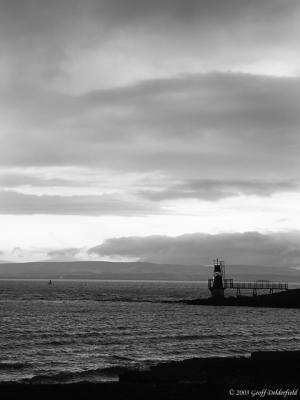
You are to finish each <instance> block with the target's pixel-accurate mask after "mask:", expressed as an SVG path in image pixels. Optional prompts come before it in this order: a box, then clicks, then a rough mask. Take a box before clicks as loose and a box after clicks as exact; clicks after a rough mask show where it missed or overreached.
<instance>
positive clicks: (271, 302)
mask: <svg viewBox="0 0 300 400" xmlns="http://www.w3.org/2000/svg"><path fill="white" fill-rule="evenodd" d="M180 303H184V304H193V305H203V306H210V305H212V306H214V305H221V306H239V307H240V306H245V307H277V308H300V289H292V290H287V291H284V292H278V293H273V294H263V295H258V296H239V297H225V298H224V299H216V298H212V297H209V298H206V299H194V300H181V301H180Z"/></svg>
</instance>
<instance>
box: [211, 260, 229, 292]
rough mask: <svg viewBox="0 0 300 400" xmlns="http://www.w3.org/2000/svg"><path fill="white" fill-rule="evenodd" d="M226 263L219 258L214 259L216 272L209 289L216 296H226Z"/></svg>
mask: <svg viewBox="0 0 300 400" xmlns="http://www.w3.org/2000/svg"><path fill="white" fill-rule="evenodd" d="M223 279H225V263H224V261H221V260H219V259H218V258H217V259H216V260H214V274H213V279H212V284H211V285H210V288H209V290H210V291H211V295H212V297H214V298H219V299H220V298H224V283H223Z"/></svg>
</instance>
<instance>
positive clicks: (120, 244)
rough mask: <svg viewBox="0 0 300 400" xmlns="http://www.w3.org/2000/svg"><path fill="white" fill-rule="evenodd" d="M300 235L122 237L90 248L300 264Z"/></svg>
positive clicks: (171, 258)
mask: <svg viewBox="0 0 300 400" xmlns="http://www.w3.org/2000/svg"><path fill="white" fill-rule="evenodd" d="M299 239H300V233H299V232H290V233H272V234H261V233H258V232H246V233H226V234H225V233H224V234H216V235H208V234H203V233H195V234H187V235H182V236H177V237H167V236H148V237H121V238H112V239H108V240H106V241H105V242H104V243H103V244H101V245H99V246H95V247H93V248H91V249H90V250H89V252H90V253H91V254H97V255H98V256H119V257H135V258H137V259H139V260H141V261H149V262H156V263H175V264H178V263H179V264H185V265H193V264H194V265H206V264H211V262H212V260H213V259H214V258H217V257H220V258H222V259H225V260H226V261H227V263H228V264H240V265H257V266H275V267H276V266H277V267H279V266H299V264H300V245H299V243H300V240H299Z"/></svg>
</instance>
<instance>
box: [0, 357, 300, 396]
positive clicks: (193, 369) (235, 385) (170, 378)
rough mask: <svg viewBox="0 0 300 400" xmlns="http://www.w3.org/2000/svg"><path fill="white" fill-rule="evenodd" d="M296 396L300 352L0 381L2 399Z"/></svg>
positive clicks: (297, 393)
mask: <svg viewBox="0 0 300 400" xmlns="http://www.w3.org/2000/svg"><path fill="white" fill-rule="evenodd" d="M45 397H46V398H52V399H56V398H80V399H130V400H131V399H214V398H217V399H226V398H231V399H233V398H241V399H246V398H252V399H254V398H256V399H261V398H273V399H275V398H276V399H280V398H285V399H286V398H292V399H296V398H300V351H295V352H257V353H252V355H251V357H249V358H248V357H237V358H234V357H231V358H222V357H213V358H194V359H188V360H184V361H181V362H170V363H163V364H159V365H157V366H155V367H152V368H151V369H150V370H148V371H134V372H133V371H129V372H127V373H124V374H122V375H120V377H119V382H116V383H102V384H88V383H78V384H64V385H36V384H19V385H18V384H16V385H10V384H6V385H0V398H1V399H15V398H17V399H23V398H29V399H44V398H45Z"/></svg>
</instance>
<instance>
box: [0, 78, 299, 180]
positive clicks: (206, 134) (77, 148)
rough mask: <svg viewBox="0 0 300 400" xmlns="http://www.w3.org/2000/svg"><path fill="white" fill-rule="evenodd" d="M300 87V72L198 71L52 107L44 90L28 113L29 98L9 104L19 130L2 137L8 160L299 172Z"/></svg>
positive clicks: (199, 171)
mask: <svg viewBox="0 0 300 400" xmlns="http://www.w3.org/2000/svg"><path fill="white" fill-rule="evenodd" d="M299 89H300V81H299V79H298V78H282V79H279V78H270V77H255V76H250V75H245V74H199V75H192V76H182V77H177V78H172V79H171V78H170V79H159V80H152V81H149V82H144V83H140V84H135V85H133V86H129V87H126V88H120V89H112V90H103V91H94V92H91V93H89V94H86V95H83V96H80V97H77V98H72V97H70V102H69V101H66V100H64V101H63V102H61V101H60V100H59V98H58V99H57V103H56V102H55V101H53V104H56V105H54V106H53V107H52V109H51V110H49V111H47V102H40V101H39V95H37V98H36V99H35V100H31V101H34V106H32V107H31V109H30V110H28V112H26V114H25V116H24V115H23V114H22V112H21V111H20V114H18V110H23V107H24V108H25V109H26V107H27V105H26V97H24V101H23V104H22V106H19V107H16V108H15V107H14V101H12V103H11V106H10V111H9V112H11V115H15V118H16V120H17V121H19V122H18V123H19V125H20V126H18V128H17V129H16V128H15V129H13V130H12V131H10V132H9V134H8V133H7V135H4V137H3V140H2V142H3V146H2V147H1V149H0V152H1V164H2V165H11V166H16V165H37V166H38V165H52V166H53V165H88V166H95V165H97V166H100V167H104V168H111V169H114V170H117V171H118V170H123V171H124V170H129V171H136V170H139V171H153V170H158V171H161V172H163V173H165V174H167V175H168V174H170V175H172V174H176V175H177V176H178V174H179V175H181V178H182V177H183V178H186V177H187V176H191V177H192V178H202V179H204V178H206V179H211V178H212V179H216V177H217V176H218V177H219V178H227V179H232V178H233V177H234V178H235V179H239V178H240V177H242V178H243V179H246V178H251V179H255V178H258V177H260V178H264V177H266V178H268V179H270V178H273V179H274V178H276V179H281V178H282V177H285V176H286V174H287V173H289V174H291V178H297V176H298V172H297V171H298V167H299V157H298V154H299V135H298V127H299V125H300V120H299V118H300V117H299V116H300V113H299V104H300V90H299ZM18 101H19V100H18ZM55 110H57V112H56V111H55ZM41 115H47V116H48V117H45V119H44V118H42V119H40V116H41ZM36 117H37V118H36Z"/></svg>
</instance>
